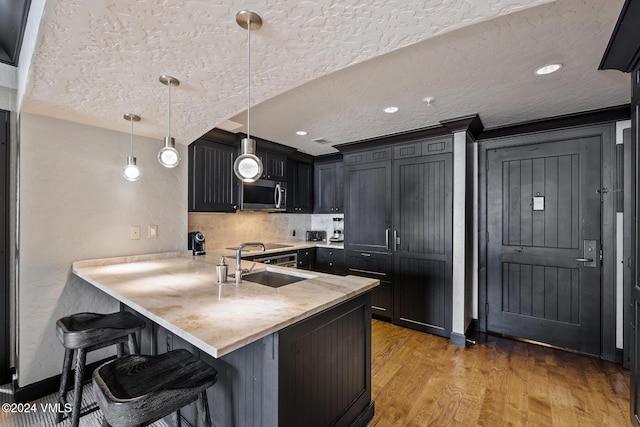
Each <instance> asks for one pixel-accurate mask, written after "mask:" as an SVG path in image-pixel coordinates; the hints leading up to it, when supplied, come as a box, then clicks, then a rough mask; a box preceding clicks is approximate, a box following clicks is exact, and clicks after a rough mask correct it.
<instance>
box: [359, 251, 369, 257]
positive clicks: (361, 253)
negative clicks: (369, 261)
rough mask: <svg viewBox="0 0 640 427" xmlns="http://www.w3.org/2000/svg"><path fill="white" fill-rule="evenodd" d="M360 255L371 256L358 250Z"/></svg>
mask: <svg viewBox="0 0 640 427" xmlns="http://www.w3.org/2000/svg"><path fill="white" fill-rule="evenodd" d="M360 255H362V256H371V254H368V253H366V252H360Z"/></svg>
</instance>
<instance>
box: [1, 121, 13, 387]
mask: <svg viewBox="0 0 640 427" xmlns="http://www.w3.org/2000/svg"><path fill="white" fill-rule="evenodd" d="M8 159H9V112H8V111H1V110H0V174H1V175H2V179H1V180H0V183H1V184H0V384H7V383H8V382H9V381H10V380H11V375H10V366H9V364H10V362H9V360H10V355H9V349H10V348H11V345H10V342H9V340H10V334H9V323H10V322H9V313H10V304H9V295H10V294H9V215H8V213H9V160H8Z"/></svg>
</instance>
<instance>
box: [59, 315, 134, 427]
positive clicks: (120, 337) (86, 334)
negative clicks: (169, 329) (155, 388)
mask: <svg viewBox="0 0 640 427" xmlns="http://www.w3.org/2000/svg"><path fill="white" fill-rule="evenodd" d="M144 327H145V322H144V321H143V320H142V319H140V318H138V317H137V316H135V315H134V314H132V313H129V312H128V311H119V312H117V313H111V314H98V313H77V314H72V315H70V316H67V317H63V318H61V319H58V321H57V322H56V335H57V336H58V339H59V340H60V342H61V343H62V345H63V346H64V363H63V365H62V375H61V378H60V391H59V395H58V402H59V403H60V407H63V406H64V405H65V404H66V403H67V389H68V383H69V376H70V374H71V363H72V359H73V352H74V351H75V352H76V376H75V382H74V391H75V393H74V395H73V409H72V412H71V426H72V427H78V424H79V422H80V409H81V404H82V377H83V376H84V368H85V362H86V359H87V353H88V352H90V351H93V350H97V349H100V348H103V347H107V346H110V345H114V344H115V345H116V352H117V355H118V357H122V356H123V355H124V343H125V342H126V343H127V346H128V348H129V353H131V354H137V353H138V346H137V344H136V335H135V332H136V331H138V330H140V329H142V328H144ZM60 421H62V413H61V412H60V413H58V414H57V415H56V422H58V423H59V422H60Z"/></svg>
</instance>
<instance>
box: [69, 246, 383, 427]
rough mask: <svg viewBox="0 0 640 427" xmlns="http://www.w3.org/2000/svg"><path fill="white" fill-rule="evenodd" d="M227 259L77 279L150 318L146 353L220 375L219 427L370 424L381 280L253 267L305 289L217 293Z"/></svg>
mask: <svg viewBox="0 0 640 427" xmlns="http://www.w3.org/2000/svg"><path fill="white" fill-rule="evenodd" d="M221 255H229V253H225V252H224V251H221V252H219V253H210V254H208V255H206V256H199V257H194V256H192V255H191V253H190V252H173V253H164V254H152V255H141V256H131V257H122V258H110V259H100V260H89V261H79V262H76V263H74V264H73V273H74V274H75V275H76V276H78V277H80V278H81V279H83V280H84V281H86V282H88V283H89V284H90V285H93V286H95V287H96V288H98V289H100V290H102V291H104V292H106V293H107V294H109V295H111V296H112V297H114V298H116V299H117V300H118V301H120V302H121V303H122V305H123V307H124V308H125V309H127V310H132V311H134V312H136V313H137V314H139V315H141V316H142V317H144V318H146V319H147V321H148V327H147V328H145V330H144V331H143V334H142V336H141V349H142V351H143V352H151V353H154V352H164V351H166V350H167V349H171V348H187V349H189V350H191V351H192V352H193V353H194V354H198V355H199V357H200V358H202V359H203V360H205V361H206V362H208V363H210V364H211V365H212V366H214V367H216V369H218V371H219V373H220V378H219V381H218V383H217V384H216V385H215V386H213V387H212V388H211V389H210V390H209V401H210V402H209V403H210V407H211V408H212V419H213V421H214V424H215V425H216V426H236V425H255V426H258V425H260V426H278V425H280V426H286V425H319V426H324V425H366V423H367V422H368V421H369V420H370V419H371V417H372V416H373V402H372V401H371V322H370V318H371V295H370V291H371V290H372V289H373V288H374V287H375V286H377V285H378V281H377V280H375V279H369V278H363V277H354V276H346V277H338V276H333V275H329V274H323V273H317V272H307V271H305V272H301V271H300V270H295V269H288V268H281V267H277V268H275V267H268V266H266V265H262V264H257V265H256V267H255V269H256V270H258V269H264V268H270V269H272V270H274V271H278V270H279V271H282V272H286V273H288V274H293V275H298V276H302V278H303V279H304V280H300V281H298V282H295V283H292V284H289V285H286V286H282V287H279V288H272V287H268V286H265V285H261V284H257V283H252V282H250V281H247V280H243V282H242V283H241V284H239V285H235V284H234V283H233V282H232V280H233V279H231V278H230V281H229V282H228V283H224V284H217V283H216V268H215V266H216V264H217V263H218V261H219V259H220V256H221ZM228 262H229V270H230V271H233V270H234V269H235V262H234V260H233V259H232V258H230V257H229V258H228ZM245 263H246V265H245ZM250 266H251V263H250V262H246V261H244V262H243V265H242V267H243V268H248V267H250ZM184 415H185V416H186V417H187V418H188V417H189V411H185V414H184Z"/></svg>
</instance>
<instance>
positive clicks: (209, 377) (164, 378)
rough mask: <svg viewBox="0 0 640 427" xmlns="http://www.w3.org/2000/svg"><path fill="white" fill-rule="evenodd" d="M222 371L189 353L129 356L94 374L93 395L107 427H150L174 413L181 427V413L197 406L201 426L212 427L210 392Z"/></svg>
mask: <svg viewBox="0 0 640 427" xmlns="http://www.w3.org/2000/svg"><path fill="white" fill-rule="evenodd" d="M217 380H218V371H216V369H215V368H213V367H211V366H209V365H207V364H206V363H205V362H203V361H202V360H200V359H198V358H197V357H195V356H194V355H193V354H191V353H190V352H189V351H187V350H183V349H180V350H173V351H170V352H168V353H164V354H160V355H157V356H125V357H122V358H119V359H114V360H111V361H109V362H106V363H104V364H103V365H101V366H100V367H98V368H97V369H96V370H95V371H93V390H94V394H95V396H96V400H97V401H98V406H100V409H102V413H103V415H104V420H103V426H111V427H129V426H135V425H139V424H144V425H147V424H148V423H152V422H154V421H157V420H159V419H161V418H163V417H166V416H167V415H170V414H171V413H174V414H175V417H174V420H176V425H178V426H179V425H180V408H182V407H183V406H185V405H188V404H189V403H191V402H194V401H196V405H197V409H198V426H207V427H210V426H211V417H210V415H209V405H208V403H207V391H206V390H207V389H208V388H209V387H211V386H212V385H214V384H215V383H216V381H217Z"/></svg>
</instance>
